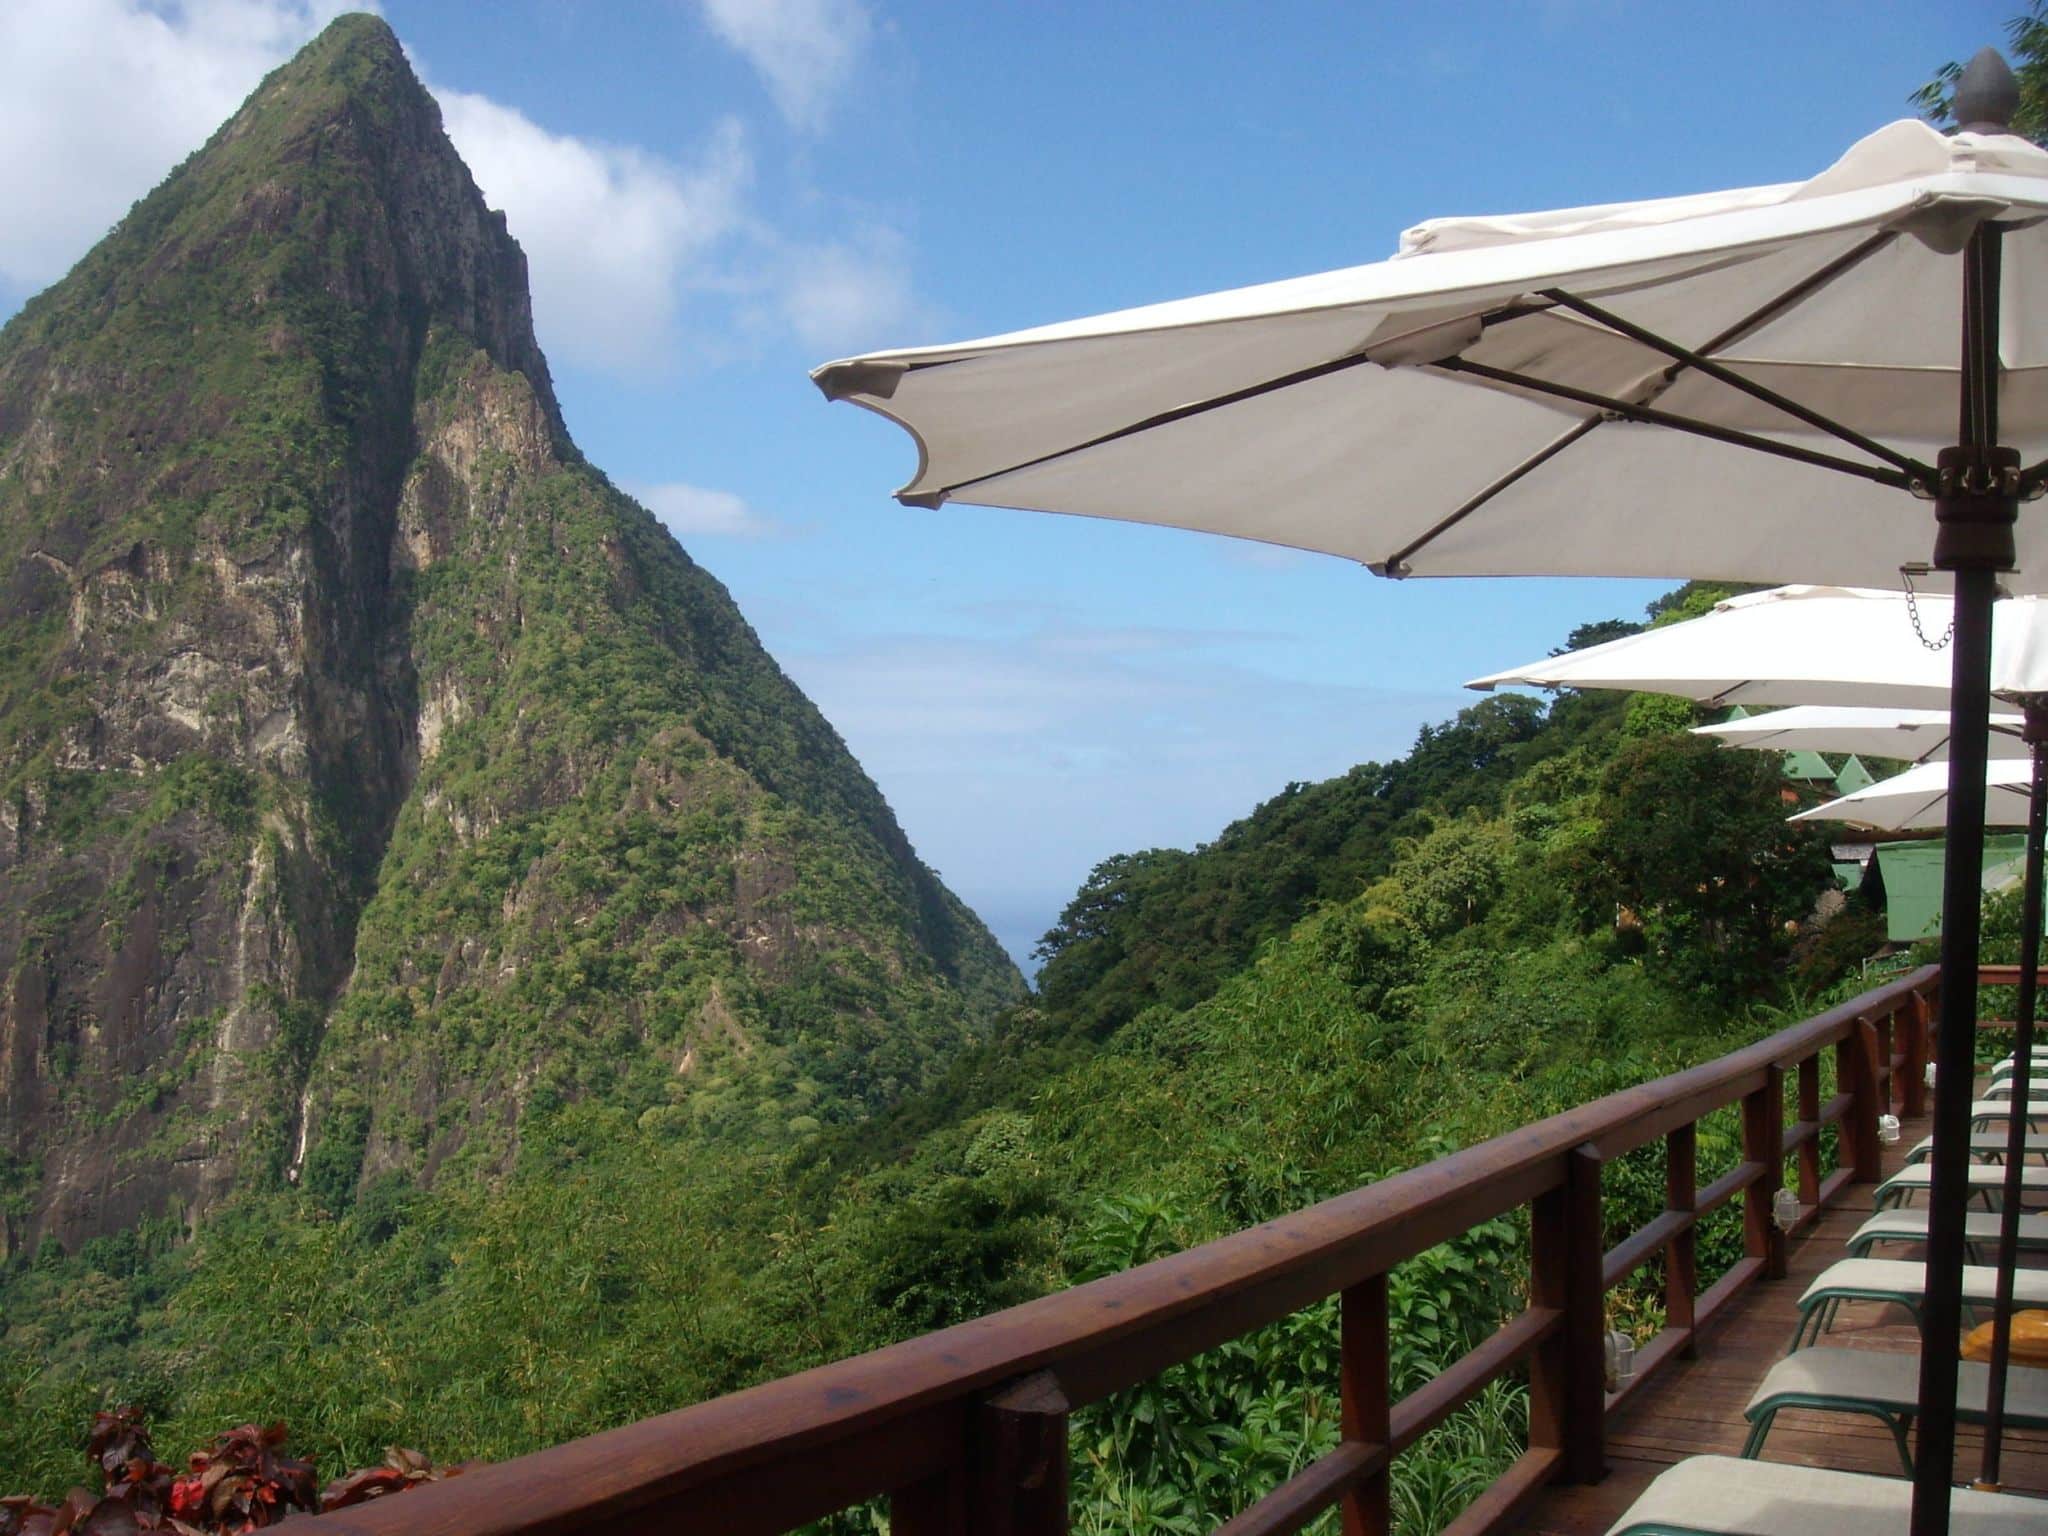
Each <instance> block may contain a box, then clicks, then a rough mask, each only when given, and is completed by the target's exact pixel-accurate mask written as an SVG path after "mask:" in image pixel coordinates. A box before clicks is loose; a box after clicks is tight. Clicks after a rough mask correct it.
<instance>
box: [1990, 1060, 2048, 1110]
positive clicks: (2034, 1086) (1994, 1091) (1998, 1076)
mask: <svg viewBox="0 0 2048 1536" xmlns="http://www.w3.org/2000/svg"><path fill="white" fill-rule="evenodd" d="M2043 1087H2048V1061H2044V1062H2042V1063H2040V1064H2039V1065H2038V1066H2037V1067H2036V1069H2035V1071H2034V1072H2033V1073H2032V1074H2031V1075H2030V1076H2029V1077H2028V1079H2027V1096H2028V1097H2029V1098H2031V1099H2032V1100H2033V1101H2034V1107H2035V1108H2036V1109H2039V1108H2040V1107H2041V1104H2042V1101H2043V1100H2044V1099H2048V1094H2044V1093H2041V1092H2039V1091H2037V1090H2039V1089H2041V1088H2043ZM1977 1091H1978V1092H1979V1093H1981V1094H1982V1095H1983V1096H1984V1097H1985V1098H1987V1099H2009V1098H2011V1097H2012V1074H2011V1073H2010V1072H1994V1073H1992V1074H1991V1081H1990V1082H1989V1083H1987V1084H1985V1085H1984V1086H1983V1087H1982V1088H1980V1089H1978V1090H1977Z"/></svg>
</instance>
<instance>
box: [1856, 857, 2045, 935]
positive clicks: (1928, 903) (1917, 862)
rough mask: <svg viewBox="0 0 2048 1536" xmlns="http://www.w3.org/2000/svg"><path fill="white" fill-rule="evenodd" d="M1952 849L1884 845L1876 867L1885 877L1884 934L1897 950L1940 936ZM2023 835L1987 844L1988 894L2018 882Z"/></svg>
mask: <svg viewBox="0 0 2048 1536" xmlns="http://www.w3.org/2000/svg"><path fill="white" fill-rule="evenodd" d="M1946 848H1947V843H1946V842H1945V840H1943V839H1942V838H1938V837H1937V838H1930V839H1928V840H1927V841H1925V842H1911V843H1880V844H1879V845H1878V849H1877V867H1878V869H1879V871H1880V872H1881V873H1882V874H1883V876H1884V906H1885V931H1884V936H1885V937H1886V938H1887V939H1888V940H1890V941H1891V942H1892V943H1894V944H1910V943H1912V942H1913V941H1914V940H1915V939H1928V938H1933V937H1934V936H1935V935H1937V934H1939V933H1940V932H1941V866H1942V855H1943V853H1944V852H1945V850H1946ZM2026 856H2027V840H2026V837H2025V836H2024V835H2023V834H2022V833H2018V832H2003V833H1996V834H1992V835H1989V836H1987V837H1986V838H1985V839H1984V889H1985V890H1987V891H1995V890H2001V889H2003V888H2004V887H2006V886H2008V885H2010V884H2012V883H2013V881H2015V880H2017V879H2019V877H2020V871H2021V868H2022V866H2023V865H2024V864H2025V862H2026Z"/></svg>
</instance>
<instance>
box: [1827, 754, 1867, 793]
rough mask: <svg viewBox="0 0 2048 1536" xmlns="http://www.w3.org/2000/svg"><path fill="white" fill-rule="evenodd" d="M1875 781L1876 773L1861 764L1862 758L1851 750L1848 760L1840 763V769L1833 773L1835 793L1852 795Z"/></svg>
mask: <svg viewBox="0 0 2048 1536" xmlns="http://www.w3.org/2000/svg"><path fill="white" fill-rule="evenodd" d="M1876 782H1877V777H1876V775H1875V774H1873V773H1872V772H1871V771H1870V770H1869V769H1868V768H1866V767H1864V766H1863V759H1862V758H1860V757H1858V756H1857V755H1856V754H1855V753H1853V752H1851V753H1850V754H1849V761H1847V762H1846V763H1844V764H1842V771H1841V772H1840V773H1838V774H1836V775H1835V793H1836V794H1838V795H1853V794H1855V793H1856V791H1857V790H1859V789H1864V788H1867V787H1868V786H1870V785H1872V784H1875V783H1876Z"/></svg>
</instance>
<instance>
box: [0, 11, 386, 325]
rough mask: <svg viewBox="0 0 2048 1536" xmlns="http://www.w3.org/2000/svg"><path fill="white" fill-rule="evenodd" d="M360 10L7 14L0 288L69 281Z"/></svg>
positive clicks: (0, 20) (0, 38) (1, 76)
mask: <svg viewBox="0 0 2048 1536" xmlns="http://www.w3.org/2000/svg"><path fill="white" fill-rule="evenodd" d="M363 8H364V7H363V6H362V5H361V4H360V3H351V0H185V3H183V4H177V3H171V4H165V5H144V4H141V3H138V0H43V3H40V4H38V3H32V0H31V3H24V0H7V3H5V4H0V145H5V146H6V147H7V152H6V153H5V154H4V155H0V208H5V209H6V210H7V213H6V217H5V218H0V280H4V281H5V282H6V283H7V284H9V285H10V286H14V287H19V288H23V289H34V288H39V287H42V286H43V285H44V284H46V283H49V282H51V281H53V280H55V279H56V278H58V277H61V276H62V275H63V273H64V272H65V270H66V269H67V268H68V267H69V266H70V265H71V264H72V263H73V262H74V261H76V260H77V259H78V258H79V257H80V256H82V255H84V254H85V252H86V250H87V249H88V248H89V247H90V246H91V245H92V244H93V242H94V241H96V240H98V239H99V238H100V236H101V235H103V234H105V233H106V232H107V230H108V229H109V228H111V227H112V226H113V225H114V224H115V223H116V222H117V221H118V220H119V219H120V218H121V216H122V215H123V214H124V213H126V212H127V210H128V206H129V205H130V204H131V203H133V202H134V201H135V200H136V199H137V198H139V197H141V196H142V195H143V194H144V193H146V192H148V191H149V189H150V188H151V187H153V186H155V185H156V184H157V182H159V181H161V180H162V179H163V178H164V176H165V175H166V174H167V173H168V172H169V171H170V169H171V168H172V167H173V166H174V165H175V164H176V163H177V162H178V160H179V158H180V157H182V156H183V155H185V154H186V153H188V152H189V151H191V150H194V149H197V148H198V147H199V146H200V145H201V144H202V143H204V142H205V140H206V138H207V136H208V135H209V134H211V133H212V132H213V130H214V129H215V128H217V127H219V126H220V124H221V123H222V122H224V121H225V120H226V119H227V117H228V115H229V114H230V113H232V112H233V111H234V110H235V108H236V107H238V106H240V105H241V103H242V100H243V98H244V97H246V96H247V95H248V94H249V92H250V91H252V90H254V89H255V88H256V83H257V82H258V81H259V80H261V79H262V78H263V76H264V74H265V73H266V72H267V71H269V70H271V69H274V68H275V67H276V66H277V65H279V64H281V63H283V62H284V61H285V60H286V59H287V58H289V57H290V56H291V55H292V53H293V52H294V51H296V50H297V49H298V48H299V47H300V46H301V45H303V44H304V43H305V42H307V41H308V40H309V39H310V38H312V36H313V35H314V34H315V33H317V32H318V31H319V30H320V29H321V27H323V26H325V25H326V24H327V22H328V21H330V20H332V19H333V17H334V16H336V15H337V14H339V13H340V12H342V11H344V10H360V9H363Z"/></svg>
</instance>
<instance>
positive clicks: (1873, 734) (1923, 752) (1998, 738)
mask: <svg viewBox="0 0 2048 1536" xmlns="http://www.w3.org/2000/svg"><path fill="white" fill-rule="evenodd" d="M2022 724H2023V721H2022V717H2021V716H2019V715H1993V716H1992V717H1991V740H1990V744H1989V753H1990V756H1991V759H1992V761H1994V762H1997V761H2000V760H2011V761H2019V762H2025V761H2026V760H2027V759H2028V758H2029V757H2030V756H2031V755H2032V754H2031V753H2030V752H2029V751H2028V749H2027V744H2026V743H2025V742H2024V741H2023V740H2021V739H2020V731H2021V727H2022ZM1693 734H1694V735H1695V736H1711V737H1713V738H1714V739H1715V740H1716V741H1719V742H1722V743H1724V744H1725V745H1727V746H1731V747H1743V748H1747V749H1748V750H1751V751H1756V752H1853V753H1855V754H1856V755H1857V756H1859V757H1889V758H1895V759H1897V760H1899V761H1901V762H1907V763H1914V764H1925V763H1943V762H1946V761H1947V760H1948V711H1947V710H1946V709H1871V708H1858V707H1857V706H1855V705H1846V706H1836V705H1831V704H1795V705H1793V706H1792V707H1791V708H1790V709H1774V710H1772V711H1771V712H1770V713H1769V714H1763V715H1750V716H1748V717H1747V718H1746V719H1742V720H1723V721H1721V722H1720V723H1718V724H1716V725H1696V726H1694V727H1693ZM1947 784H1948V780H1947V777H1946V776H1945V775H1944V777H1943V779H1942V785H1943V788H1944V789H1946V787H1947ZM1945 803H1946V802H1944V804H1945Z"/></svg>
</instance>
